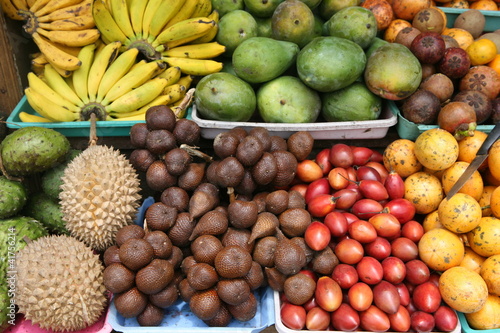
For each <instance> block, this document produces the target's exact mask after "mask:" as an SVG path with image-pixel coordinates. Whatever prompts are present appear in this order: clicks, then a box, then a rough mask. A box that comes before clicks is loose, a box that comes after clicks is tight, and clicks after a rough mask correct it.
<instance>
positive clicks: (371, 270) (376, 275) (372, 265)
mask: <svg viewBox="0 0 500 333" xmlns="http://www.w3.org/2000/svg"><path fill="white" fill-rule="evenodd" d="M356 270H357V271H358V275H359V280H360V281H363V282H365V283H367V284H370V285H375V284H377V283H379V282H380V281H382V278H383V276H384V269H383V268H382V264H381V263H380V261H378V260H377V259H375V258H372V257H366V256H365V257H363V258H361V260H360V261H359V262H358V264H357V265H356Z"/></svg>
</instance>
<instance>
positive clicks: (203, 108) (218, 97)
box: [194, 72, 257, 121]
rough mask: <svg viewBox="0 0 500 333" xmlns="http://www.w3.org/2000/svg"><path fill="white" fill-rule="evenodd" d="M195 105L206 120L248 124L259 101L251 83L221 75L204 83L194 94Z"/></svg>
mask: <svg viewBox="0 0 500 333" xmlns="http://www.w3.org/2000/svg"><path fill="white" fill-rule="evenodd" d="M194 104H195V106H196V109H197V111H198V113H199V115H200V117H201V118H204V119H209V120H220V121H248V120H249V119H250V118H251V117H252V115H253V113H254V111H255V109H256V104H257V101H256V97H255V91H254V89H253V88H252V86H250V84H249V83H247V82H245V81H243V80H242V79H240V78H239V77H237V76H235V75H233V74H230V73H226V72H218V73H213V74H209V75H206V76H204V77H203V78H201V79H200V81H199V82H198V84H197V85H196V91H195V93H194Z"/></svg>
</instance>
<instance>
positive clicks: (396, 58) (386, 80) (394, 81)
mask: <svg viewBox="0 0 500 333" xmlns="http://www.w3.org/2000/svg"><path fill="white" fill-rule="evenodd" d="M364 79H365V83H366V85H367V87H368V88H369V89H370V90H371V91H372V92H373V93H374V94H376V95H378V96H380V97H382V98H385V99H389V100H401V99H404V98H406V97H408V96H410V95H411V94H413V93H414V92H415V91H416V90H417V89H418V87H419V85H420V82H421V81H422V66H421V64H420V62H419V61H418V59H417V57H415V56H414V55H413V53H412V52H411V51H410V50H409V49H408V48H407V47H406V46H404V45H402V44H399V43H387V44H384V45H382V46H380V47H379V48H378V49H377V50H375V51H374V52H373V53H372V54H371V56H370V58H368V61H367V64H366V69H365V72H364Z"/></svg>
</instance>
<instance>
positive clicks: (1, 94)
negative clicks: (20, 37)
mask: <svg viewBox="0 0 500 333" xmlns="http://www.w3.org/2000/svg"><path fill="white" fill-rule="evenodd" d="M6 19H7V18H5V16H4V15H0V26H1V29H0V50H2V52H1V53H0V77H1V78H2V80H1V81H0V114H2V115H3V116H5V115H9V114H10V112H11V111H12V110H13V109H14V107H15V106H16V104H17V103H18V101H19V100H20V99H21V97H22V85H21V80H20V77H19V72H18V70H17V64H16V62H15V60H14V52H13V49H12V45H11V42H10V38H9V36H8V32H7V24H6Z"/></svg>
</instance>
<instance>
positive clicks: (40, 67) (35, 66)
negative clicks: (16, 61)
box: [30, 63, 45, 75]
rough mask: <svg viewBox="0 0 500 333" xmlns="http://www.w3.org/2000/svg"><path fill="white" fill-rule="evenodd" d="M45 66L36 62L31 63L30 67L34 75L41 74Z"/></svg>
mask: <svg viewBox="0 0 500 333" xmlns="http://www.w3.org/2000/svg"><path fill="white" fill-rule="evenodd" d="M44 68H45V65H39V64H37V63H32V64H31V66H30V69H31V71H32V72H33V73H35V74H36V75H43V70H44Z"/></svg>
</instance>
